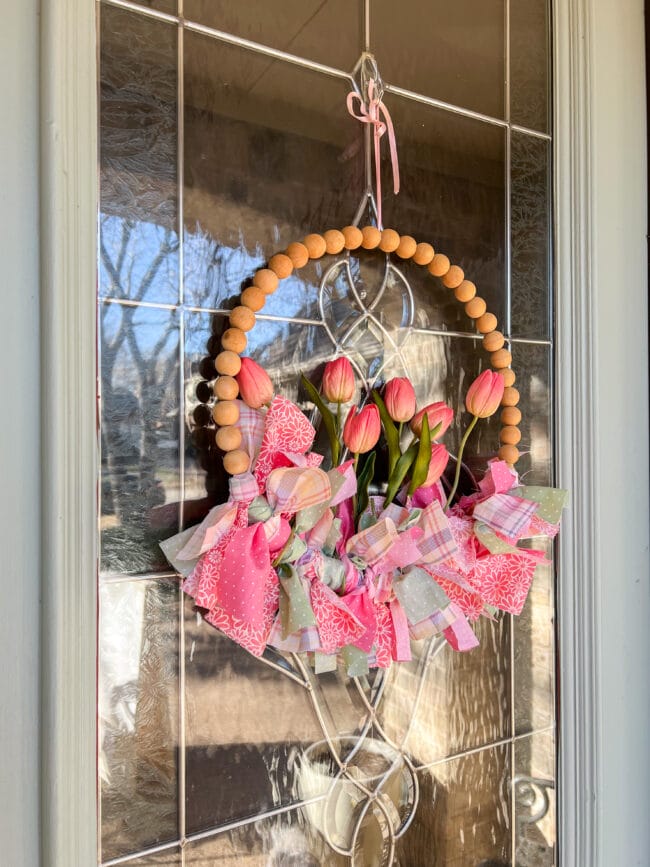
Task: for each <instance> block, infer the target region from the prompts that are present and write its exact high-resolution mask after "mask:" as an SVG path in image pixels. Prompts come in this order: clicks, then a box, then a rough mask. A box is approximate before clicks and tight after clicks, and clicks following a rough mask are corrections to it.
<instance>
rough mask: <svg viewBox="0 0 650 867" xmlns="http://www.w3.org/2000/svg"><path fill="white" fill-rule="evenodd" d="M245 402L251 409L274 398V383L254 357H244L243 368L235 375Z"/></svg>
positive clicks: (257, 407)
mask: <svg viewBox="0 0 650 867" xmlns="http://www.w3.org/2000/svg"><path fill="white" fill-rule="evenodd" d="M235 379H236V380H237V383H238V385H239V393H240V394H241V396H242V400H243V401H244V403H246V404H248V406H250V407H251V409H259V408H260V407H261V406H264V404H266V403H270V402H271V399H272V398H273V383H272V382H271V379H270V377H269V375H268V373H267V372H266V371H265V370H264V368H263V367H260V366H259V364H257V362H255V361H253V359H252V358H242V360H241V370H240V371H239V373H238V374H237V376H236V377H235Z"/></svg>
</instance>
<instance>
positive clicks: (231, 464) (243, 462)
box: [223, 449, 251, 476]
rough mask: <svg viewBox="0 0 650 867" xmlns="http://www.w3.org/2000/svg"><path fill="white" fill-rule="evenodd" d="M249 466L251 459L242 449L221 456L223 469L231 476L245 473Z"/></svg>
mask: <svg viewBox="0 0 650 867" xmlns="http://www.w3.org/2000/svg"><path fill="white" fill-rule="evenodd" d="M250 465H251V459H250V457H249V455H248V453H247V452H245V451H244V450H243V449H235V450H234V451H232V452H228V453H227V454H225V455H224V456H223V467H224V469H225V471H226V472H227V473H228V474H229V475H231V476H237V475H239V473H245V472H246V470H247V469H248V468H249V467H250Z"/></svg>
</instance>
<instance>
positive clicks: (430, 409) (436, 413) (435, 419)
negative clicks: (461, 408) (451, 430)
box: [411, 400, 454, 437]
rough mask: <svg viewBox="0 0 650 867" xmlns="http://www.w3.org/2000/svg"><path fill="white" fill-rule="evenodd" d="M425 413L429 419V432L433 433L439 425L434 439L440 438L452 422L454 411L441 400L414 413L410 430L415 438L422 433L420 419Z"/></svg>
mask: <svg viewBox="0 0 650 867" xmlns="http://www.w3.org/2000/svg"><path fill="white" fill-rule="evenodd" d="M425 412H426V414H427V418H428V419H429V430H430V431H433V430H434V428H436V427H437V426H438V425H440V430H439V431H438V432H437V433H436V434H435V436H436V437H441V436H442V435H443V434H444V433H445V431H446V430H447V428H448V427H449V425H450V424H451V423H452V421H453V420H454V411H453V409H452V408H451V407H450V406H447V404H446V403H444V402H443V401H441V400H439V401H437V402H436V403H430V404H429V405H428V406H425V407H424V409H421V410H420V411H419V412H418V413H416V414H415V416H414V417H413V419H412V421H411V430H412V431H413V433H414V434H415V435H416V437H419V436H420V435H421V433H422V417H423V416H424V414H425Z"/></svg>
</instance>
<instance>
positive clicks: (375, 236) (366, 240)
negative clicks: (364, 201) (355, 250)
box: [361, 226, 381, 250]
mask: <svg viewBox="0 0 650 867" xmlns="http://www.w3.org/2000/svg"><path fill="white" fill-rule="evenodd" d="M361 234H362V235H363V240H362V241H361V246H362V247H363V249H364V250H374V249H375V247H377V246H379V242H380V241H381V232H380V231H379V229H377V228H376V227H375V226H364V227H363V229H362V230H361Z"/></svg>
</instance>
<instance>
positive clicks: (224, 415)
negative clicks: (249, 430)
mask: <svg viewBox="0 0 650 867" xmlns="http://www.w3.org/2000/svg"><path fill="white" fill-rule="evenodd" d="M212 418H213V419H214V420H215V422H216V423H217V424H218V425H219V427H226V425H229V424H237V422H238V421H239V407H238V406H237V401H235V400H220V401H219V402H218V403H215V405H214V406H213V407H212Z"/></svg>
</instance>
